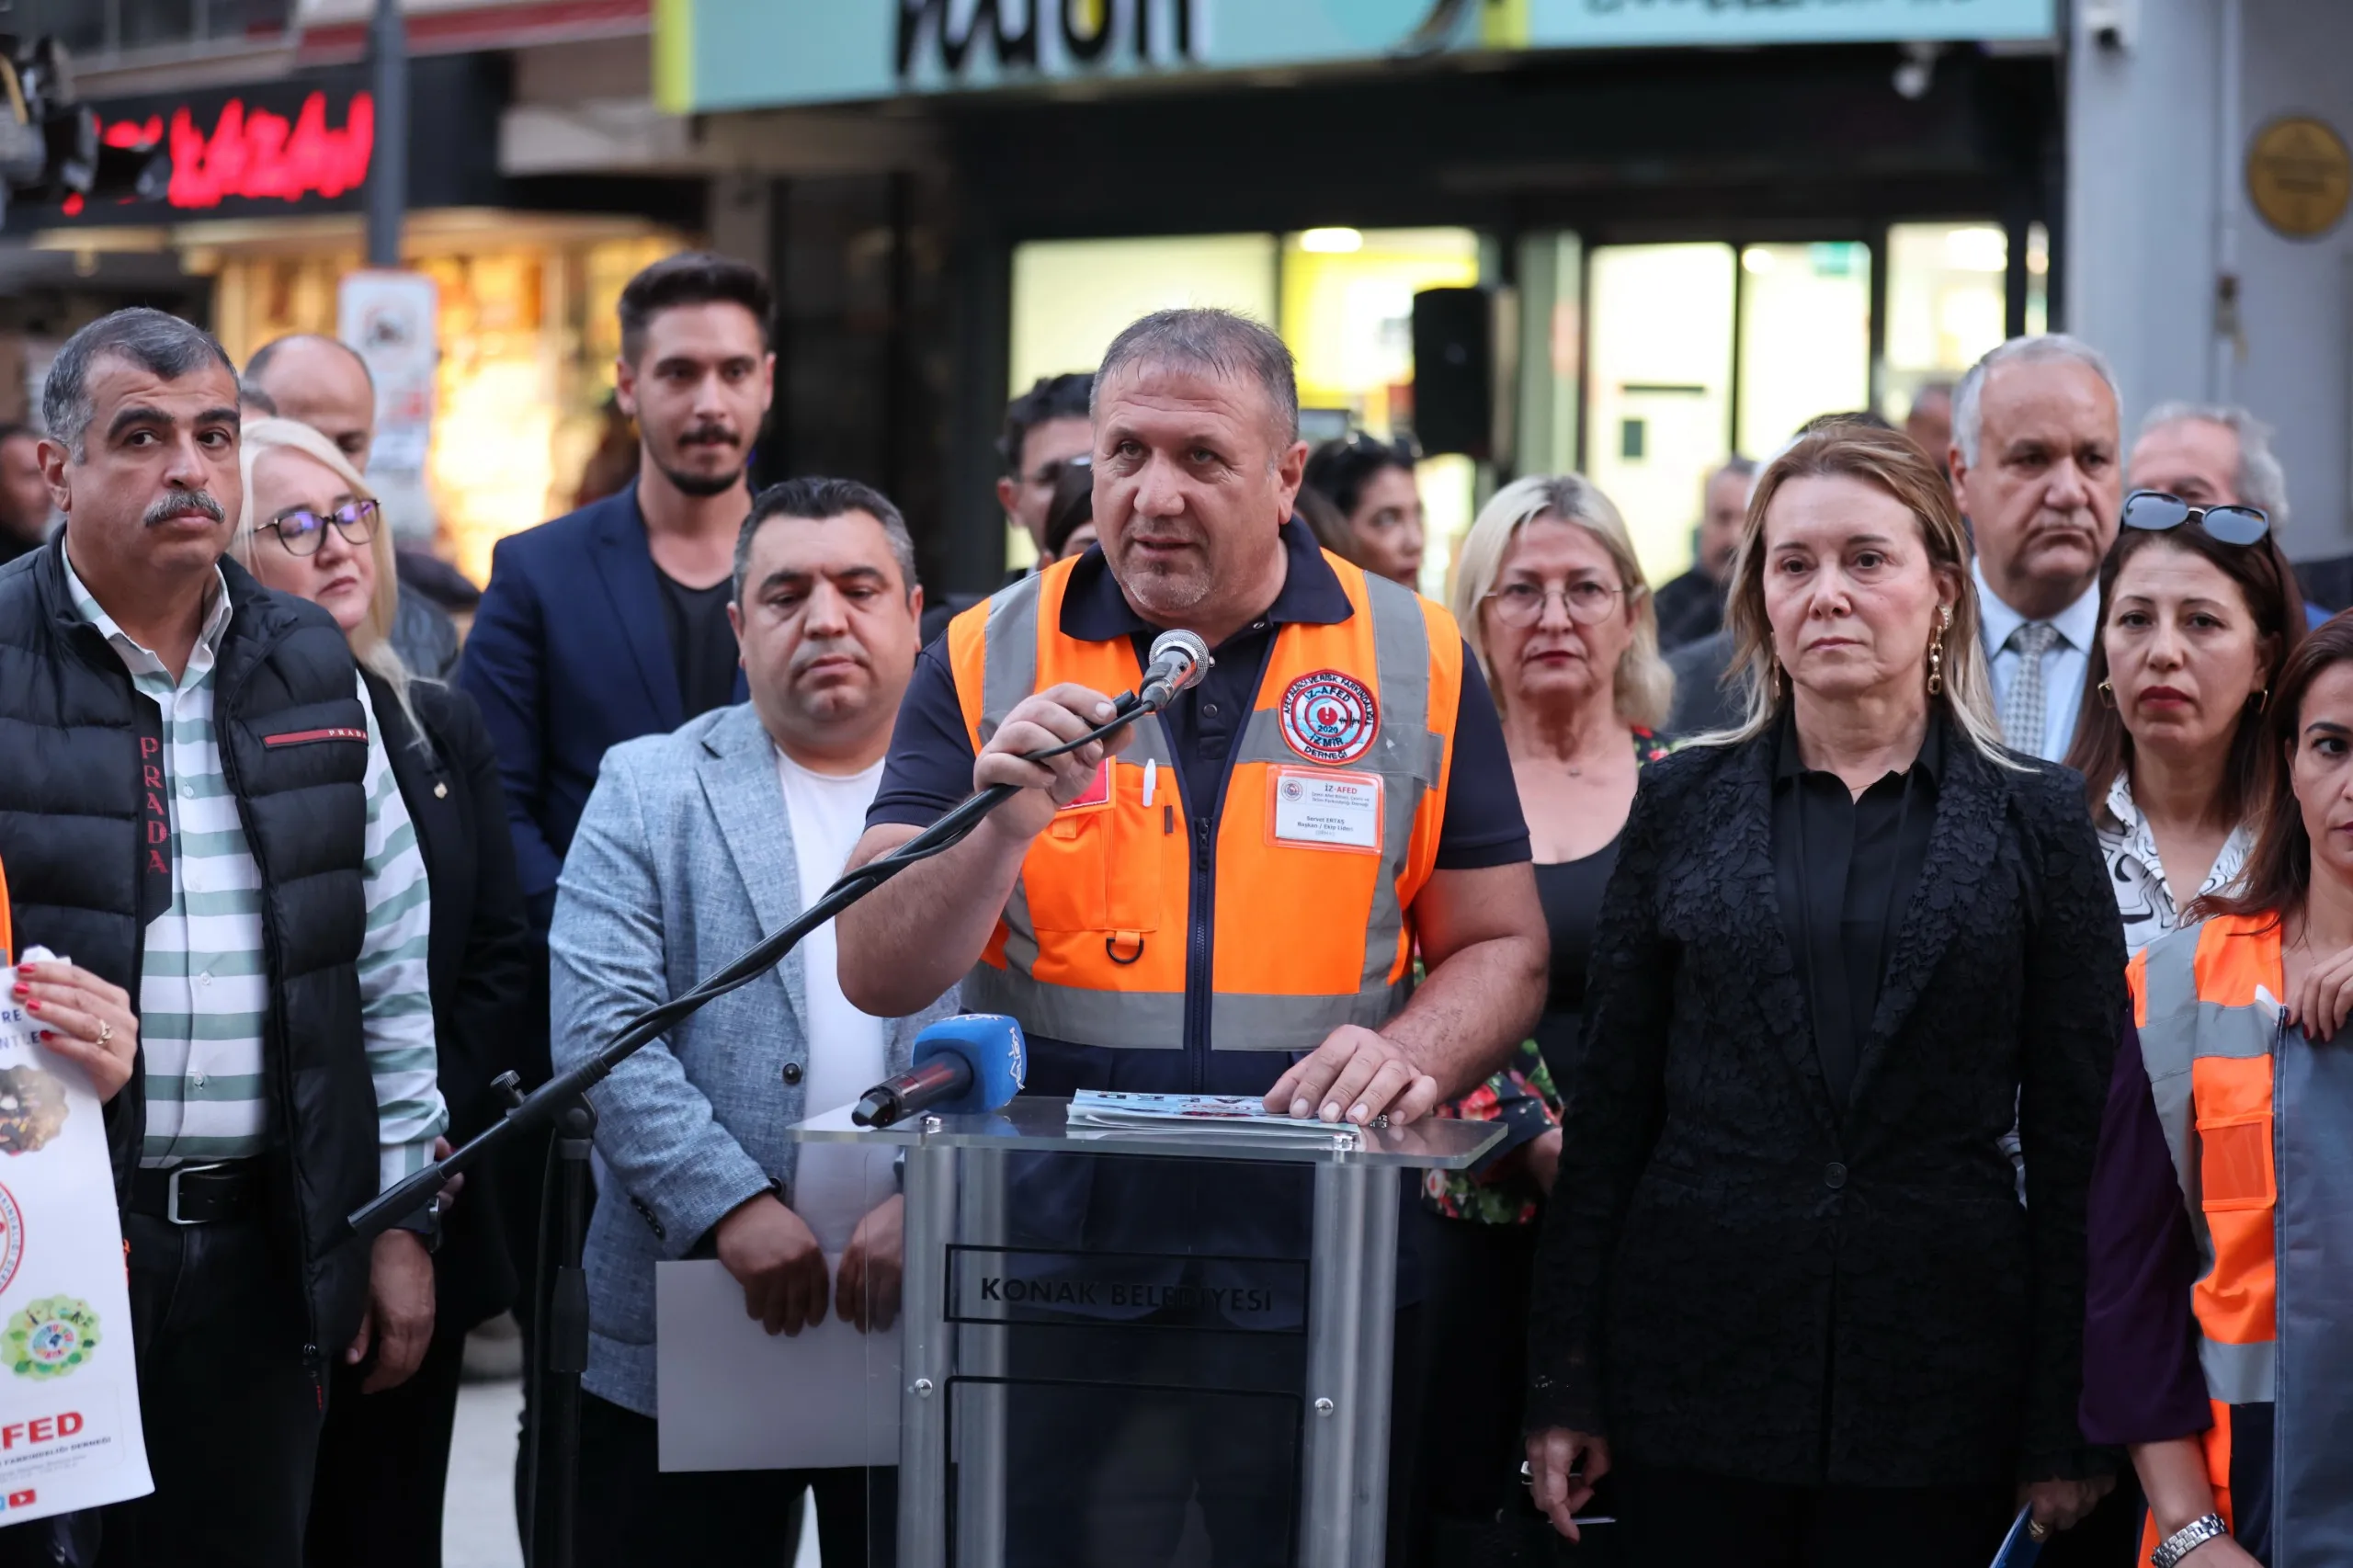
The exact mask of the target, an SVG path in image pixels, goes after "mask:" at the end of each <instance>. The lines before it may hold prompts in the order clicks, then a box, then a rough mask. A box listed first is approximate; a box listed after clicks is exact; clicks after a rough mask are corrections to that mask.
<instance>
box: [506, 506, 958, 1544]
mask: <svg viewBox="0 0 2353 1568" xmlns="http://www.w3.org/2000/svg"><path fill="white" fill-rule="evenodd" d="M734 561H735V568H734V574H733V603H731V605H730V606H729V615H730V619H732V620H733V624H734V627H735V630H736V633H737V635H738V637H739V638H740V640H741V647H742V656H743V664H744V668H745V671H746V672H747V674H748V676H749V688H750V693H751V700H750V701H749V702H748V703H746V704H744V705H742V706H737V707H728V708H722V709H720V710H716V711H714V712H710V713H706V714H704V715H702V716H701V717H700V718H698V719H693V720H689V721H688V722H687V724H686V725H685V727H684V728H682V729H680V730H679V731H678V732H677V733H675V734H669V735H654V736H647V737H644V738H642V739H639V740H633V741H630V742H627V743H625V744H620V745H617V746H615V747H614V748H613V749H612V750H611V751H610V752H608V753H607V754H606V756H605V760H604V766H603V768H602V771H601V773H600V775H599V777H598V778H597V786H596V789H595V790H594V791H593V792H592V793H591V794H590V796H589V798H588V802H587V809H586V811H585V812H584V813H583V814H582V816H581V818H580V823H579V829H578V832H577V835H575V836H574V838H573V840H572V846H571V848H572V852H571V855H570V857H569V858H567V860H566V861H565V863H564V869H563V887H562V892H561V895H560V896H559V898H558V899H557V901H556V912H555V925H554V929H553V931H552V933H551V938H550V946H551V949H552V952H553V956H554V970H553V985H554V1023H555V1057H556V1061H557V1062H559V1063H561V1064H563V1065H567V1066H568V1065H570V1064H572V1063H573V1062H577V1061H579V1060H580V1059H582V1058H583V1057H585V1055H586V1054H587V1053H588V1052H589V1051H592V1050H594V1049H596V1048H597V1046H599V1045H601V1044H603V1043H604V1042H605V1041H606V1040H609V1039H611V1038H612V1037H613V1036H614V1035H615V1034H617V1033H618V1032H620V1028H622V1026H623V1025H624V1024H625V1023H626V1022H627V1021H628V1020H629V1019H630V1018H631V1017H635V1016H636V1015H637V1014H639V1013H640V1012H642V1011H643V1010H644V1009H646V1008H648V1007H652V1006H657V1005H659V1004H661V1003H663V1002H666V1001H668V1000H669V999H670V998H671V997H673V996H675V995H676V994H679V993H680V992H683V991H685V990H687V989H688V988H689V987H691V986H692V985H694V984H695V983H696V982H697V981H699V980H700V979H701V978H703V977H704V976H705V975H708V974H710V972H712V971H714V970H717V969H719V968H720V967H721V966H722V965H723V964H725V963H726V962H728V961H729V960H732V959H733V958H735V957H737V956H738V955H739V954H740V953H742V952H743V951H744V949H747V948H749V947H751V946H752V945H753V944H754V943H756V942H757V941H758V940H759V939H760V937H763V936H765V935H767V934H768V933H770V932H774V931H777V930H779V929H781V928H782V927H783V926H786V925H788V924H790V922H791V921H792V920H793V919H794V918H795V917H796V916H797V915H799V914H800V913H801V910H803V909H805V908H807V907H808V906H809V905H810V904H812V903H815V902H816V900H817V899H818V898H819V897H821V896H822V895H823V894H824V890H825V889H826V888H828V887H829V886H831V885H832V883H833V881H835V878H837V877H838V876H839V875H840V874H841V871H842V868H843V865H844V863H845V862H846V861H847V859H848V858H849V853H850V850H851V848H852V847H853V846H855V845H856V844H857V842H858V835H859V834H860V833H862V832H863V831H864V827H865V822H866V812H867V808H868V807H869V806H870V804H871V803H872V801H873V799H874V791H875V786H876V785H877V784H878V783H879V782H880V781H881V773H882V759H883V756H884V754H885V752H886V751H887V750H888V748H889V746H890V742H891V729H892V722H894V720H895V719H896V717H897V714H898V709H899V700H900V698H901V696H902V695H903V694H904V692H905V690H906V687H907V681H908V677H909V676H911V675H912V674H913V673H914V670H915V651H916V646H917V644H916V642H915V628H916V622H917V619H918V617H919V616H920V615H921V613H922V608H923V593H922V590H921V589H919V588H917V587H916V586H915V549H914V545H913V543H912V542H911V541H910V540H909V539H908V537H907V529H906V525H905V523H904V522H903V521H902V520H901V519H900V517H899V513H898V510H897V508H895V507H893V506H892V505H891V503H890V502H889V501H887V500H885V499H884V498H883V497H882V496H881V495H880V494H877V493H876V492H874V491H872V490H870V489H869V488H868V487H867V486H865V485H862V484H858V483H851V482H849V481H846V480H823V479H800V480H793V481H790V482H789V483H783V484H779V485H776V486H773V487H771V488H770V489H768V490H766V491H764V492H762V493H761V494H760V496H759V498H758V499H757V501H756V502H755V503H754V505H753V508H752V515H751V517H750V520H749V521H747V522H745V524H744V526H743V530H742V535H741V542H740V543H739V544H738V546H737V547H736V550H735V554H734ZM952 994H953V993H952V992H951V996H952ZM942 1010H944V1009H942V1008H941V1007H940V1006H939V1005H938V1003H935V1004H933V1005H932V1006H930V1007H928V1008H926V1010H925V1011H924V1012H923V1013H921V1014H919V1015H918V1016H916V1017H908V1018H899V1019H884V1018H878V1017H870V1016H868V1015H866V1014H864V1013H861V1012H859V1011H858V1009H857V1008H855V1007H853V1006H850V1004H849V1003H848V1002H847V1000H845V999H844V997H843V994H842V988H841V983H840V981H839V980H838V979H837V978H836V977H835V946H834V927H833V925H832V923H831V922H828V923H826V924H825V925H824V926H820V927H819V928H818V929H817V930H816V931H814V932H813V933H811V934H810V936H809V937H807V938H806V939H805V940H804V941H803V942H802V943H801V945H800V946H799V947H798V948H796V949H794V950H793V951H792V952H791V953H790V954H788V955H787V956H786V958H785V960H784V961H783V962H782V963H781V964H779V965H778V966H777V967H776V968H775V969H773V970H771V971H769V972H768V973H767V974H766V975H763V976H762V977H761V978H760V979H759V980H757V981H756V982H754V983H752V984H750V985H748V986H745V988H743V989H742V990H740V991H735V992H733V993H731V994H728V995H726V996H723V997H721V998H720V999H719V1000H718V1001H716V1002H714V1003H712V1004H711V1005H710V1006H709V1007H707V1008H705V1009H704V1010H703V1011H701V1012H699V1013H698V1014H696V1015H695V1016H694V1017H691V1018H688V1019H687V1020H686V1021H685V1022H683V1023H681V1024H679V1025H678V1026H677V1027H676V1028H673V1029H672V1030H670V1031H669V1033H668V1034H667V1035H665V1037H663V1038H662V1039H660V1040H655V1041H654V1043H653V1044H651V1045H649V1046H647V1047H646V1048H645V1049H644V1050H643V1051H639V1052H638V1053H637V1054H636V1055H635V1056H632V1057H631V1058H630V1060H629V1061H628V1062H624V1063H623V1064H622V1065H621V1066H620V1069H619V1070H617V1071H616V1072H615V1073H614V1074H613V1075H612V1076H611V1077H610V1078H609V1079H608V1080H607V1081H606V1083H605V1084H604V1085H603V1086H601V1087H600V1088H598V1089H597V1091H596V1095H595V1099H596V1102H597V1115H598V1118H599V1119H598V1123H597V1152H598V1153H599V1154H601V1155H602V1156H603V1162H604V1178H603V1192H602V1198H603V1199H604V1200H603V1201H601V1202H600V1203H599V1204H598V1205H597V1217H596V1221H595V1224H594V1227H593V1228H592V1229H591V1231H590V1233H589V1237H588V1245H587V1253H586V1267H587V1273H588V1292H589V1324H590V1337H589V1348H588V1368H587V1372H586V1375H585V1378H584V1380H583V1382H584V1386H585V1396H584V1399H583V1406H584V1409H583V1415H582V1420H581V1432H582V1442H581V1474H580V1482H581V1485H580V1499H581V1503H580V1507H581V1514H580V1518H579V1525H578V1532H577V1536H576V1539H577V1540H578V1541H579V1543H580V1544H579V1551H580V1561H581V1562H582V1563H583V1565H584V1568H597V1565H598V1564H604V1563H611V1564H616V1565H618V1564H625V1563H626V1564H636V1563H642V1562H694V1563H699V1564H706V1565H709V1568H739V1565H740V1568H755V1565H757V1568H786V1565H787V1564H789V1563H790V1562H792V1560H793V1525H794V1523H795V1521H797V1519H798V1518H799V1516H800V1504H799V1494H800V1492H801V1488H802V1487H803V1486H804V1485H808V1484H814V1485H815V1486H816V1489H817V1511H818V1528H819V1529H820V1531H821V1532H822V1534H823V1537H824V1556H825V1560H826V1561H827V1562H858V1563H863V1562H868V1561H869V1558H868V1555H867V1553H868V1548H869V1545H870V1540H869V1537H868V1533H867V1528H866V1527H867V1523H868V1518H869V1514H868V1508H869V1506H870V1504H869V1493H870V1487H869V1484H868V1480H869V1478H868V1477H867V1476H866V1475H865V1473H864V1472H862V1471H855V1470H847V1471H811V1472H806V1473H796V1474H789V1475H783V1476H779V1475H775V1474H760V1473H756V1472H749V1471H720V1472H706V1473H677V1474H663V1473H660V1471H659V1466H658V1463H657V1448H658V1445H657V1441H656V1428H655V1424H654V1414H655V1403H654V1265H655V1264H656V1263H657V1262H659V1261H662V1260H665V1259H674V1258H683V1257H687V1256H716V1257H717V1258H718V1260H719V1261H720V1263H722V1265H724V1266H725V1267H726V1268H727V1270H728V1272H729V1273H730V1274H732V1275H733V1277H734V1278H735V1279H736V1281H737V1282H738V1283H739V1284H741V1285H742V1287H743V1290H744V1306H745V1312H747V1313H748V1314H749V1315H750V1316H752V1317H754V1318H756V1319H759V1320H760V1321H761V1322H762V1323H763V1324H765V1325H766V1327H767V1331H768V1332H769V1333H770V1334H776V1333H779V1332H780V1333H784V1334H798V1333H800V1332H801V1330H802V1329H803V1328H806V1327H808V1326H811V1325H813V1324H816V1323H818V1322H820V1321H822V1320H823V1319H824V1317H825V1315H826V1313H827V1312H828V1311H832V1312H835V1313H836V1314H837V1315H839V1316H840V1317H841V1318H842V1319H843V1320H844V1321H846V1322H851V1323H862V1324H870V1326H871V1327H872V1328H874V1329H876V1330H881V1329H887V1328H889V1327H890V1326H891V1324H892V1321H893V1320H894V1319H895V1317H896V1314H897V1303H898V1278H899V1233H900V1212H901V1200H900V1199H899V1197H898V1195H897V1187H896V1182H895V1179H894V1176H893V1173H892V1165H891V1161H890V1158H889V1156H888V1155H887V1154H885V1155H884V1156H883V1157H882V1158H881V1161H880V1162H879V1163H878V1162H877V1161H876V1160H875V1159H874V1157H873V1155H874V1153H875V1152H874V1151H872V1150H868V1149H862V1148H856V1147H852V1146H849V1145H847V1144H811V1145H806V1146H802V1145H798V1144H795V1143H793V1142H790V1141H788V1139H787V1138H786V1136H785V1129H787V1128H789V1127H790V1126H791V1125H792V1124H793V1123H794V1122H796V1121H799V1120H801V1119H802V1117H803V1116H804V1115H813V1114H815V1113H817V1112H820V1111H824V1110H827V1109H831V1108H835V1107H838V1106H846V1105H848V1104H850V1103H852V1102H853V1101H855V1100H856V1099H857V1098H858V1096H859V1095H860V1094H862V1093H863V1092H864V1091H865V1090H866V1089H867V1087H868V1086H869V1085H872V1084H875V1083H877V1082H879V1081H880V1080H881V1079H882V1078H884V1077H886V1076H888V1075H889V1074H892V1073H895V1072H900V1071H903V1070H904V1068H905V1066H906V1063H907V1052H908V1048H909V1046H910V1044H911V1043H912V1041H913V1040H914V1036H915V1029H916V1028H917V1027H918V1026H919V1025H920V1024H922V1023H924V1022H926V1021H928V1020H929V1019H930V1018H931V1017H935V1016H937V1015H938V1013H939V1012H940V1011H942ZM828 1259H836V1260H838V1261H837V1262H836V1263H835V1265H833V1266H832V1267H828V1261H827V1260H828ZM779 1419H790V1412H779ZM871 1490H872V1501H873V1506H874V1507H875V1509H876V1513H877V1515H878V1516H879V1518H880V1519H881V1521H882V1522H883V1528H881V1534H880V1535H879V1537H876V1538H875V1539H874V1540H873V1542H872V1544H875V1545H878V1546H880V1547H881V1548H882V1549H883V1550H884V1551H885V1552H886V1554H887V1551H888V1548H889V1545H890V1542H891V1540H892V1534H891V1529H890V1528H889V1526H888V1523H887V1521H888V1520H889V1518H890V1517H891V1516H890V1513H889V1511H888V1496H889V1488H888V1487H887V1486H877V1487H874V1488H872V1489H871Z"/></svg>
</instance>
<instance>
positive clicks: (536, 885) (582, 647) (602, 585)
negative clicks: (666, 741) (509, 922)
mask: <svg viewBox="0 0 2353 1568" xmlns="http://www.w3.org/2000/svg"><path fill="white" fill-rule="evenodd" d="M490 560H491V566H490V586H489V587H487V588H485V589H483V596H482V606H481V608H479V609H478V610H476V611H475V613H474V624H473V630H472V631H471V632H470V633H468V635H467V638H466V651H465V656H464V658H463V659H462V660H461V661H460V664H459V666H458V684H459V686H460V687H463V688H464V689H465V690H466V692H467V693H468V694H470V695H471V696H472V698H473V699H474V700H475V701H476V702H478V703H480V704H481V705H482V716H483V722H484V723H486V724H487V725H489V727H490V738H491V741H492V742H493V744H495V745H496V747H497V749H498V773H499V778H500V779H501V781H502V782H504V784H505V785H506V812H507V821H508V822H509V823H510V824H512V826H513V828H514V834H515V866H516V870H517V874H518V876H519V877H520V879H521V881H522V887H523V898H524V903H525V904H526V906H527V908H528V909H529V912H530V915H531V922H532V925H533V926H534V927H535V928H536V929H537V930H538V932H539V933H540V935H541V936H542V937H544V936H545V935H546V933H547V927H548V921H549V919H550V918H551V916H552V915H554V913H555V881H556V875H557V873H558V872H560V871H562V870H563V857H564V852H565V851H566V850H568V849H570V848H571V847H572V834H573V830H574V828H575V827H577V826H578V825H579V823H580V810H581V808H582V807H583V806H585V804H586V803H587V801H588V791H589V790H592V789H594V788H595V787H596V783H597V765H598V764H599V763H601V762H603V761H604V758H605V752H606V749H607V748H608V747H610V746H613V745H616V744H620V742H622V741H628V740H634V739H636V738H637V737H638V736H640V735H652V734H666V733H669V732H670V731H672V730H675V729H676V728H677V727H678V726H679V725H680V724H682V723H684V722H686V718H687V715H686V712H685V710H684V709H683V708H682V707H681V705H680V703H679V700H678V670H677V665H676V661H674V660H673V659H672V658H671V656H670V638H669V633H668V631H666V630H665V627H664V625H663V620H662V591H661V588H660V586H659V585H658V584H657V582H656V580H655V576H654V555H653V552H652V551H650V550H649V549H648V548H647V546H646V542H645V519H644V517H643V515H642V514H641V513H640V512H639V511H638V507H637V486H636V485H634V484H632V485H631V486H630V487H629V488H628V489H626V490H623V491H621V492H620V494H617V495H608V496H607V497H606V498H605V499H603V500H601V501H597V502H594V503H592V504H591V505H589V506H583V507H581V508H580V509H579V510H578V511H576V512H572V513H569V514H567V515H565V516H563V517H558V518H556V519H555V521H553V522H551V523H542V524H540V526H539V527H538V528H530V529H527V530H526V531H524V532H522V533H519V534H516V535H513V536H512V537H510V538H507V539H504V540H500V541H499V542H498V546H497V548H496V549H495V550H494V551H492V552H491V558H490ZM747 696H748V693H747V692H746V690H745V685H744V676H743V672H742V671H741V670H738V671H737V672H736V675H735V697H734V700H735V701H737V702H742V701H744V700H745V699H746V698H747Z"/></svg>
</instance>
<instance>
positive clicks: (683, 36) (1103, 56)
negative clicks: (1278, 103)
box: [654, 0, 2058, 113]
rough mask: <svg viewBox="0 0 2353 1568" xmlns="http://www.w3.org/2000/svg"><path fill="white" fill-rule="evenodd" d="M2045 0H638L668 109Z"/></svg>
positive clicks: (1792, 38) (1956, 32)
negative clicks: (646, 0) (645, 1)
mask: <svg viewBox="0 0 2353 1568" xmlns="http://www.w3.org/2000/svg"><path fill="white" fill-rule="evenodd" d="M2057 6H2058V0H654V80H655V93H656V96H657V97H658V98H659V100H660V102H661V103H662V106H663V107H664V108H668V109H671V110H673V111H675V112H678V113H690V112H701V111H708V110H712V109H730V108H765V107H768V106H773V105H782V104H813V103H848V102H856V101H859V100H864V99H873V98H884V97H895V96H898V95H900V94H903V93H942V92H972V91H985V90H988V89H991V88H998V87H1013V86H1025V85H1040V84H1042V83H1050V82H1057V81H1070V80H1074V79H1087V78H1117V77H1127V76H1165V75H1172V74H1195V73H1202V74H1206V73H1211V72H1222V71H1247V70H1258V69H1265V68H1268V67H1276V66H1312V65H1331V64H1342V63H1347V62H1371V61H1377V60H1380V59H1382V58H1384V57H1390V56H1396V55H1401V54H1402V55H1418V54H1430V53H1438V52H1441V51H1482V50H1517V49H1608V48H1654V47H1660V46H1675V45H1699V46H1722V45H1754V44H1772V43H1853V42H1869V41H1873V40H1882V41H1901V40H2037V39H2048V38H2051V37H2052V36H2053V33H2054V31H2055V29H2056V26H2057V20H2056V15H2057Z"/></svg>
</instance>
